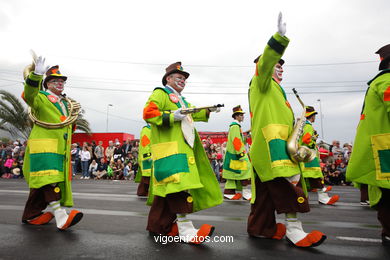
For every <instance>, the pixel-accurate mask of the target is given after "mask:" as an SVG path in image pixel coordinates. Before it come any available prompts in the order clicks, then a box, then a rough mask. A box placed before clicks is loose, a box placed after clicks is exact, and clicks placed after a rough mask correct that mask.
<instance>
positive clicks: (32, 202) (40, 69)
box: [22, 57, 83, 230]
mask: <svg viewBox="0 0 390 260" xmlns="http://www.w3.org/2000/svg"><path fill="white" fill-rule="evenodd" d="M32 70H33V71H31V72H29V73H27V75H26V76H27V77H26V79H25V84H24V92H23V94H22V97H23V99H24V100H25V101H26V103H27V104H28V106H29V107H30V108H31V114H32V115H33V117H34V118H35V120H33V122H34V125H33V128H32V131H31V134H30V136H29V139H28V143H27V147H26V154H25V157H24V165H23V173H24V176H25V179H26V182H27V184H28V185H29V188H30V194H29V197H28V200H27V202H26V206H25V208H24V213H23V217H22V221H23V222H24V223H26V224H32V225H43V224H46V223H48V222H50V221H51V220H52V219H53V218H55V220H56V225H57V228H58V229H60V230H65V229H67V228H69V227H70V226H72V225H75V224H76V223H78V222H79V221H80V220H81V218H82V216H83V213H81V212H79V211H77V210H72V211H71V212H70V213H69V214H68V213H67V212H66V211H65V209H64V208H62V206H67V207H71V206H73V199H72V190H71V176H72V172H71V170H70V146H71V138H72V132H73V127H72V124H67V123H65V122H70V121H69V117H70V116H71V114H73V111H70V109H69V107H71V106H70V105H69V104H68V103H69V102H70V100H69V99H66V98H65V96H64V95H63V94H62V93H63V91H64V87H65V83H66V80H67V77H66V76H64V75H62V74H61V72H60V71H59V66H58V65H57V66H53V67H50V68H49V69H47V68H46V67H45V59H44V58H43V57H38V58H36V60H35V68H34V66H33V67H32ZM45 72H46V73H45ZM44 74H46V77H45V78H44ZM41 85H43V87H44V90H41ZM37 121H39V124H37ZM64 123H65V124H64ZM46 125H47V127H46ZM49 126H50V127H49ZM45 209H46V210H45ZM44 210H45V211H44Z"/></svg>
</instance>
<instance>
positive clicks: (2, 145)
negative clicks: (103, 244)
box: [0, 140, 27, 179]
mask: <svg viewBox="0 0 390 260" xmlns="http://www.w3.org/2000/svg"><path fill="white" fill-rule="evenodd" d="M26 145H27V143H26V142H24V143H22V142H20V141H19V140H16V141H14V142H12V141H8V142H3V141H0V177H2V178H5V179H12V178H15V179H17V178H23V157H24V151H25V149H26Z"/></svg>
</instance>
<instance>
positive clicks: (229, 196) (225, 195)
mask: <svg viewBox="0 0 390 260" xmlns="http://www.w3.org/2000/svg"><path fill="white" fill-rule="evenodd" d="M234 195H236V194H223V196H224V197H225V198H227V199H228V200H231V199H232V198H233V197H234Z"/></svg>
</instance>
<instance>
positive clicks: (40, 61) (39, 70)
mask: <svg viewBox="0 0 390 260" xmlns="http://www.w3.org/2000/svg"><path fill="white" fill-rule="evenodd" d="M45 72H46V67H45V58H43V57H42V56H39V57H38V58H37V60H36V61H35V70H34V73H35V74H36V75H41V76H42V75H43V74H45Z"/></svg>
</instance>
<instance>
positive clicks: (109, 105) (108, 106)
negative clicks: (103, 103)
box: [106, 104, 113, 133]
mask: <svg viewBox="0 0 390 260" xmlns="http://www.w3.org/2000/svg"><path fill="white" fill-rule="evenodd" d="M112 106H113V105H112V104H108V105H107V124H106V133H108V109H109V108H110V107H112Z"/></svg>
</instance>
